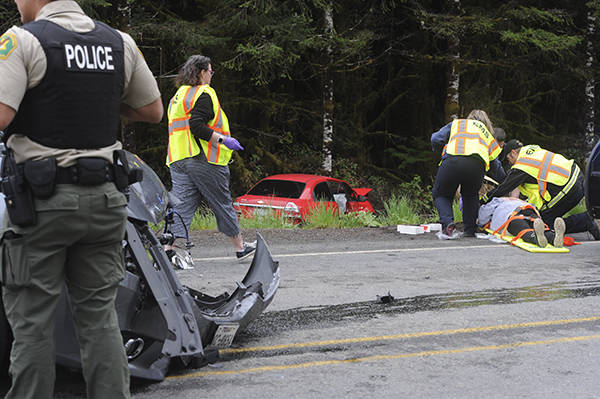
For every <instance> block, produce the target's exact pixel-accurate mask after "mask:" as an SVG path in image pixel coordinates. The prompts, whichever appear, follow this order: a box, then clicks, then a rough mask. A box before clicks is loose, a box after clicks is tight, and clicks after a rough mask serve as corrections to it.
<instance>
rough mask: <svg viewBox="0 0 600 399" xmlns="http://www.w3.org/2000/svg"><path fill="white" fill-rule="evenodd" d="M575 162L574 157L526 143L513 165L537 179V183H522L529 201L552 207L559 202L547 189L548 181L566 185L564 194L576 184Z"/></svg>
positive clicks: (520, 187) (540, 205)
mask: <svg viewBox="0 0 600 399" xmlns="http://www.w3.org/2000/svg"><path fill="white" fill-rule="evenodd" d="M573 162H574V161H573V160H572V159H566V158H565V157H563V156H562V155H560V154H555V153H553V152H550V151H547V150H544V149H543V148H541V147H540V146H538V145H526V146H524V147H521V150H520V151H519V155H518V156H517V160H516V161H515V164H514V165H513V166H512V167H513V168H515V169H519V170H522V171H523V172H525V173H527V174H528V175H529V176H532V177H533V178H535V179H536V180H537V184H532V183H524V184H521V185H520V186H519V190H520V191H521V193H522V194H523V195H525V196H527V201H528V202H529V203H531V204H533V205H535V206H536V207H537V208H538V209H542V207H544V205H547V206H546V207H548V208H550V207H552V205H554V204H555V203H556V202H557V201H555V199H553V198H552V197H551V196H550V193H549V192H548V190H547V186H548V183H552V184H556V185H557V186H559V187H563V186H565V188H564V189H563V190H562V192H561V193H562V196H564V194H566V193H567V192H568V191H569V190H570V189H571V187H572V186H573V184H575V180H576V177H577V176H571V169H572V168H573ZM578 171H579V168H576V170H575V172H577V174H578ZM574 175H575V173H574ZM557 196H558V195H557Z"/></svg>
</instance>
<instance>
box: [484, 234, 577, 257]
mask: <svg viewBox="0 0 600 399" xmlns="http://www.w3.org/2000/svg"><path fill="white" fill-rule="evenodd" d="M485 231H487V232H488V234H492V235H494V236H496V237H498V238H501V239H503V240H504V241H506V242H508V243H510V244H512V245H515V246H517V247H519V248H521V249H524V250H525V251H527V252H542V253H544V252H545V253H548V252H553V253H565V252H571V250H570V249H569V248H566V247H561V248H557V247H555V246H554V245H552V244H550V243H548V245H546V246H545V247H544V248H542V247H539V246H537V245H534V244H530V243H528V242H525V241H523V240H522V239H521V238H519V239H517V240H514V241H513V239H514V238H515V237H514V236H513V235H510V234H508V232H506V234H504V235H502V234H500V232H498V233H494V231H493V230H491V229H489V228H486V229H485Z"/></svg>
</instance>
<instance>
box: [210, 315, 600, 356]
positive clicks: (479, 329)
mask: <svg viewBox="0 0 600 399" xmlns="http://www.w3.org/2000/svg"><path fill="white" fill-rule="evenodd" d="M597 320H600V316H591V317H582V318H578V319H564V320H546V321H533V322H527V323H518V324H502V325H497V326H484V327H472V328H458V329H453V330H439V331H423V332H416V333H406V334H394V335H380V336H375V337H360V338H345V339H331V340H325V341H314V342H298V343H292V344H282V345H271V346H254V347H249V348H227V349H220V350H219V353H221V354H227V353H246V352H259V351H273V350H281V349H293V348H306V347H312V346H326V345H340V344H351V343H361V342H373V341H386V340H394V339H403V338H419V337H428V336H434V335H452V334H468V333H474V332H483V331H495V330H508V329H513V328H531V327H544V326H556V325H560V324H571V323H584V322H589V321H597Z"/></svg>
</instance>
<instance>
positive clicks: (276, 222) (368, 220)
mask: <svg viewBox="0 0 600 399" xmlns="http://www.w3.org/2000/svg"><path fill="white" fill-rule="evenodd" d="M383 206H384V211H383V212H382V213H380V214H377V213H368V212H351V213H348V214H343V215H340V214H339V213H338V212H337V209H335V208H331V207H326V206H325V205H324V204H323V203H319V205H318V206H317V207H315V208H313V209H312V211H311V212H310V214H309V215H308V216H307V217H306V218H305V220H304V222H302V223H301V224H300V225H298V224H294V223H293V222H292V220H290V219H289V218H286V217H284V216H283V215H282V214H281V213H277V212H268V213H267V214H265V215H254V216H253V217H246V216H244V215H242V216H241V217H240V218H239V225H240V228H242V229H297V228H305V229H326V228H340V229H348V228H359V227H381V226H394V225H398V224H409V225H410V224H412V225H418V224H422V223H431V222H435V221H437V220H439V217H438V214H437V211H436V210H435V209H433V210H432V213H431V214H426V215H423V214H420V213H419V212H418V210H417V206H416V205H414V202H413V201H412V200H411V199H409V198H407V197H405V196H402V195H397V194H393V195H392V196H391V197H390V198H389V199H388V200H387V201H385V202H384V203H383ZM452 209H453V212H454V221H455V222H460V221H462V212H461V211H460V208H459V203H458V201H455V202H454V203H453V206H452ZM162 226H163V224H162V223H161V224H159V225H157V226H155V227H154V230H160V229H162ZM216 229H217V220H216V218H215V215H214V214H213V213H212V211H211V210H210V209H209V208H200V209H198V211H197V212H196V214H195V215H194V218H193V219H192V223H191V226H190V230H216Z"/></svg>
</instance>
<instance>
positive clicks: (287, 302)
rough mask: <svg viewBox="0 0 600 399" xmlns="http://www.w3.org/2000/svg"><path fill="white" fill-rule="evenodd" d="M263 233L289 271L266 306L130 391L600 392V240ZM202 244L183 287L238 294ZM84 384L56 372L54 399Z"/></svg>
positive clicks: (231, 264) (226, 246) (244, 394)
mask: <svg viewBox="0 0 600 399" xmlns="http://www.w3.org/2000/svg"><path fill="white" fill-rule="evenodd" d="M249 235H250V234H249V232H246V237H248V236H249ZM263 235H264V236H265V239H266V240H267V242H268V243H269V247H270V249H271V252H272V254H273V257H274V258H275V260H278V261H279V263H280V267H281V285H280V288H279V291H278V292H277V294H276V297H275V300H274V301H273V303H272V304H271V306H270V307H269V309H268V312H266V313H264V314H263V315H262V316H261V317H260V318H259V319H257V320H256V321H255V322H253V323H252V324H250V326H249V327H248V329H247V330H246V331H245V332H243V333H241V334H240V335H239V336H238V337H237V338H236V340H235V341H234V344H233V347H232V348H231V349H228V350H223V351H221V352H220V353H219V358H218V359H216V362H215V363H213V364H211V365H209V366H206V367H204V368H200V369H194V370H186V369H184V370H181V369H179V370H173V371H172V372H171V373H170V376H169V377H168V378H167V379H166V380H165V381H163V382H161V383H157V384H149V385H144V384H139V383H138V384H134V386H133V389H132V392H133V397H134V398H144V399H153V398H165V397H169V398H279V397H289V398H362V397H365V396H367V395H369V396H372V397H393V398H405V397H406V398H482V397H486V398H515V397H519V398H541V397H543V398H545V399H546V398H565V397H569V398H594V397H598V396H600V393H599V392H597V391H598V385H599V384H598V380H599V374H600V311H599V305H600V298H599V295H600V262H599V259H598V254H599V253H600V242H592V241H588V239H589V238H588V237H587V235H575V238H576V239H578V240H580V241H581V242H582V244H581V245H578V246H574V247H571V252H570V253H568V254H533V253H528V252H525V251H523V250H521V249H518V248H515V247H511V246H509V245H508V244H498V243H493V242H490V241H488V240H481V239H462V240H456V241H439V240H437V239H436V238H435V237H434V236H433V235H431V234H428V235H423V236H418V237H412V236H400V235H399V234H397V233H394V232H393V231H392V230H390V229H361V230H358V231H343V230H335V231H321V232H318V233H306V232H264V234H263ZM194 241H195V242H196V244H197V246H196V247H195V248H194V249H193V256H194V258H195V262H196V267H195V269H193V270H183V271H179V272H178V274H179V277H180V279H181V280H182V282H183V283H184V284H185V285H188V286H190V287H193V288H196V289H200V290H202V291H204V292H205V293H208V294H211V295H217V294H220V293H221V292H223V291H225V290H228V291H231V290H232V289H233V287H234V283H235V281H236V280H241V279H242V278H243V275H244V273H245V270H246V268H247V266H248V264H247V263H246V264H239V263H238V262H237V261H235V260H232V257H231V254H230V251H231V248H230V243H229V242H228V240H227V239H226V238H225V237H223V236H220V235H218V234H216V233H215V234H203V235H200V236H198V237H195V239H194ZM388 293H389V294H391V296H393V297H394V299H393V300H391V301H390V302H389V303H381V300H380V299H379V300H378V296H379V297H381V296H386V295H387V294H388ZM83 393H84V386H83V383H82V381H81V379H80V377H78V375H76V374H73V373H71V372H69V371H65V370H63V371H61V372H60V373H59V379H58V382H57V394H56V397H57V398H76V397H83Z"/></svg>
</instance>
